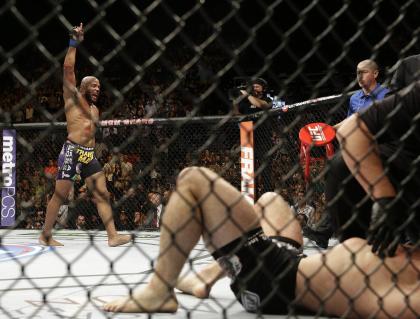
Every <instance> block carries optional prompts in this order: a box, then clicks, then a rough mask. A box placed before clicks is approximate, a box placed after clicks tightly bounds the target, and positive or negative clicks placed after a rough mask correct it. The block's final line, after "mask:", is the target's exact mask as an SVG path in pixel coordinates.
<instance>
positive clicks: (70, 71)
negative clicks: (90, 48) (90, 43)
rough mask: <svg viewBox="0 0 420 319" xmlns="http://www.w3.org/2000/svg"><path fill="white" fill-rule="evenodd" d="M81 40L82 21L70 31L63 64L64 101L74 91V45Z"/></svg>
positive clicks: (72, 94) (70, 96)
mask: <svg viewBox="0 0 420 319" xmlns="http://www.w3.org/2000/svg"><path fill="white" fill-rule="evenodd" d="M82 41H83V23H80V25H79V26H78V27H74V28H73V29H72V31H71V32H70V42H69V49H68V50H67V54H66V57H65V58H64V64H63V98H64V101H66V100H67V99H69V98H72V97H73V96H74V94H75V92H76V75H75V73H74V65H75V63H76V47H77V46H78V45H79V43H80V42H82Z"/></svg>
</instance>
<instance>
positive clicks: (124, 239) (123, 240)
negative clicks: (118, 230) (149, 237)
mask: <svg viewBox="0 0 420 319" xmlns="http://www.w3.org/2000/svg"><path fill="white" fill-rule="evenodd" d="M130 241H131V235H116V236H114V237H112V238H108V246H110V247H117V246H121V245H124V244H127V243H129V242H130Z"/></svg>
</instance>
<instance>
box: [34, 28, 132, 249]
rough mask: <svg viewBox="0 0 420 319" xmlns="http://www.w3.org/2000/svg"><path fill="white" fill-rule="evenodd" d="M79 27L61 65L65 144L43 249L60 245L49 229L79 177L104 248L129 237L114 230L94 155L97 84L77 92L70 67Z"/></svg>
mask: <svg viewBox="0 0 420 319" xmlns="http://www.w3.org/2000/svg"><path fill="white" fill-rule="evenodd" d="M83 32H84V31H83V24H82V23H80V25H79V26H77V27H74V28H73V29H72V31H71V33H70V42H69V48H68V51H67V54H66V57H65V59H64V65H63V99H64V109H65V114H66V120H67V132H68V135H67V141H66V142H65V143H64V145H63V148H62V150H61V153H60V155H59V158H58V174H57V180H56V184H55V191H54V195H53V197H52V198H51V200H50V202H49V203H48V207H47V215H46V218H45V225H44V229H43V230H42V233H41V235H40V237H39V242H40V244H42V245H46V246H62V244H61V243H60V242H58V241H56V240H55V239H53V238H52V233H51V232H52V228H53V227H54V223H55V222H56V219H57V215H58V210H59V208H60V206H61V205H62V204H63V202H64V201H65V200H66V199H67V197H68V194H69V192H70V190H71V188H72V187H73V182H74V179H75V178H76V176H77V175H80V176H81V177H82V178H83V179H85V182H86V185H87V187H88V188H89V190H90V191H91V193H92V195H93V198H94V200H95V203H96V207H97V209H98V212H99V215H100V216H101V219H102V221H103V223H104V225H105V229H106V232H107V234H108V245H109V246H119V245H123V244H126V243H128V242H129V241H130V240H131V236H130V235H119V234H118V233H117V231H116V229H115V224H114V220H113V216H112V208H111V205H110V196H109V192H108V190H107V188H106V183H105V176H104V173H103V172H102V167H101V165H100V164H99V162H98V160H97V159H96V157H95V155H94V147H95V132H96V124H97V122H98V120H99V111H98V108H97V107H96V105H95V103H96V101H97V99H98V96H99V91H100V83H99V80H98V79H97V78H95V77H93V76H87V77H84V78H83V79H82V82H81V83H80V89H77V87H76V76H75V72H74V66H75V62H76V48H77V46H78V45H79V44H80V43H81V42H82V41H83V38H84V33H83Z"/></svg>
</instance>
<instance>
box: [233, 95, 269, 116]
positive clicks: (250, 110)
mask: <svg viewBox="0 0 420 319" xmlns="http://www.w3.org/2000/svg"><path fill="white" fill-rule="evenodd" d="M257 98H259V99H260V100H263V101H266V102H267V103H268V104H270V103H271V102H272V100H271V98H270V97H268V95H267V93H263V95H262V96H261V97H257ZM238 110H239V113H241V114H243V115H247V114H254V113H257V112H260V111H263V109H262V108H259V107H256V106H255V105H252V104H251V102H250V101H249V100H248V98H244V99H243V100H242V101H240V102H239V104H238Z"/></svg>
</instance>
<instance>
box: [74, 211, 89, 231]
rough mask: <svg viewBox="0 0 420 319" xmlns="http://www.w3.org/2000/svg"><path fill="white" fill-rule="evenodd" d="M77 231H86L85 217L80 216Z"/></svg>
mask: <svg viewBox="0 0 420 319" xmlns="http://www.w3.org/2000/svg"><path fill="white" fill-rule="evenodd" d="M76 229H78V230H86V229H87V224H86V217H85V216H84V215H78V216H77V220H76Z"/></svg>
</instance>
